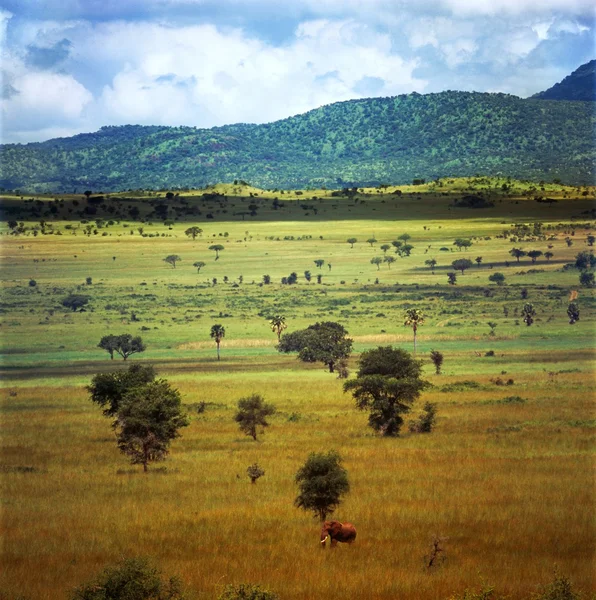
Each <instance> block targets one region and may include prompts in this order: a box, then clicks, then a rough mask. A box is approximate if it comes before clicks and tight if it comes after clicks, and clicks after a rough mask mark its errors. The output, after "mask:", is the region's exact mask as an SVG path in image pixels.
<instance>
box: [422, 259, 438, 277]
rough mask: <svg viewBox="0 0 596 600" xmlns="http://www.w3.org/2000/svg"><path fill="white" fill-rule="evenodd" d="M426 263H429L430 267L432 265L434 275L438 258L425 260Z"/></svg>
mask: <svg viewBox="0 0 596 600" xmlns="http://www.w3.org/2000/svg"><path fill="white" fill-rule="evenodd" d="M424 264H425V265H427V266H428V267H430V270H431V272H432V273H433V275H434V272H435V267H436V266H437V259H436V258H429V259H428V260H425V261H424Z"/></svg>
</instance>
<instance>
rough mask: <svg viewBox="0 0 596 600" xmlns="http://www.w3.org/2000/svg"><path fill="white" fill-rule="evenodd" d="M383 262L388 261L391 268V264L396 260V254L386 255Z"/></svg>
mask: <svg viewBox="0 0 596 600" xmlns="http://www.w3.org/2000/svg"><path fill="white" fill-rule="evenodd" d="M383 262H386V263H387V267H388V268H389V269H391V265H392V264H393V263H394V262H395V256H384V257H383Z"/></svg>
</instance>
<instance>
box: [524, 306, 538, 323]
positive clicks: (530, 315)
mask: <svg viewBox="0 0 596 600" xmlns="http://www.w3.org/2000/svg"><path fill="white" fill-rule="evenodd" d="M535 316H536V310H535V309H534V306H533V305H532V304H530V303H529V302H526V304H524V307H523V308H522V318H523V321H524V323H525V324H526V325H527V326H528V327H529V326H530V325H531V324H532V323H533V322H534V317H535Z"/></svg>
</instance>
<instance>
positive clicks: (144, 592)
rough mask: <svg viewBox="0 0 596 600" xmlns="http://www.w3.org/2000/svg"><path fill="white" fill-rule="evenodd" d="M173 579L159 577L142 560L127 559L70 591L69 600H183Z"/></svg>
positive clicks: (181, 593) (152, 568)
mask: <svg viewBox="0 0 596 600" xmlns="http://www.w3.org/2000/svg"><path fill="white" fill-rule="evenodd" d="M184 598H185V596H184V593H183V592H182V584H181V582H180V580H179V579H178V578H177V577H170V578H169V579H167V580H165V581H164V580H163V579H162V574H161V572H160V571H159V569H157V568H156V567H155V566H153V565H152V564H151V563H150V561H149V560H147V559H146V558H127V559H125V560H123V561H121V562H119V563H118V564H116V565H114V566H111V567H107V568H106V569H105V570H104V571H103V573H101V574H100V575H98V576H97V577H96V578H95V579H94V580H93V581H91V582H90V583H88V584H84V585H82V586H81V587H78V588H76V589H75V590H74V592H73V594H72V596H71V599H72V600H183V599H184Z"/></svg>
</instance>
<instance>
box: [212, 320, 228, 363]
mask: <svg viewBox="0 0 596 600" xmlns="http://www.w3.org/2000/svg"><path fill="white" fill-rule="evenodd" d="M209 335H210V336H211V338H212V339H214V340H215V343H216V344H217V360H219V344H220V343H221V340H222V339H223V338H224V337H225V335H226V329H225V327H224V326H223V325H220V324H219V323H217V324H215V325H213V326H212V327H211V333H210V334H209Z"/></svg>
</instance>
